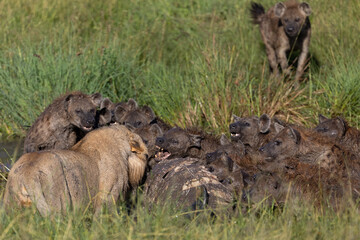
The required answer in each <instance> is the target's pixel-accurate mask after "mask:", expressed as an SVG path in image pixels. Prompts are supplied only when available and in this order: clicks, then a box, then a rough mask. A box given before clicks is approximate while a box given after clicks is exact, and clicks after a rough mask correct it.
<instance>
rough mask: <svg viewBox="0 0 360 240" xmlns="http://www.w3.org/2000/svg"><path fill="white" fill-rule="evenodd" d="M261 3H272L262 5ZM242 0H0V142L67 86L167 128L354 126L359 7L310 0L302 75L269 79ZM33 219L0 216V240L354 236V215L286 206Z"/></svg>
mask: <svg viewBox="0 0 360 240" xmlns="http://www.w3.org/2000/svg"><path fill="white" fill-rule="evenodd" d="M261 3H262V4H263V5H264V6H265V7H266V8H268V7H270V6H271V5H273V4H274V3H275V2H274V1H270V0H266V1H261ZM249 5H250V1H236V0H228V1H220V0H207V1H205V0H200V1H193V0H183V1H180V2H179V1H175V0H156V1H155V0H149V1H140V0H132V1H124V0H119V1H116V0H105V1H97V0H95V1H94V0H82V1H78V0H75V1H69V0H63V1H49V0H33V1H25V0H11V1H10V0H3V1H1V2H0V16H1V21H0V41H1V44H0V139H7V138H12V137H23V136H24V135H25V133H26V130H27V128H28V126H30V125H31V124H32V123H33V122H34V120H35V119H36V118H37V116H38V115H39V114H40V113H41V112H42V111H43V110H44V108H45V107H46V106H47V105H48V104H50V103H51V102H52V101H53V99H54V98H55V97H57V96H59V95H61V94H63V93H65V92H68V91H72V90H81V91H83V92H86V93H93V92H100V93H101V94H102V95H104V96H106V97H109V98H110V99H112V100H113V101H124V100H127V99H128V98H130V97H132V98H135V99H136V100H137V101H138V102H139V104H147V105H149V106H151V107H152V108H153V109H154V111H155V113H156V114H157V115H159V116H160V117H161V118H163V119H164V120H166V121H168V122H169V123H171V124H176V125H179V126H198V127H201V128H204V129H205V130H206V131H210V132H214V133H217V134H219V133H222V132H225V133H227V129H228V124H229V123H230V122H231V115H232V114H236V115H238V116H248V115H260V114H262V113H268V114H270V115H278V116H280V117H282V118H283V119H284V120H287V121H290V122H294V123H298V124H303V125H306V126H314V124H315V123H316V122H317V115H318V114H319V113H322V114H324V115H327V116H336V115H342V116H344V117H345V118H346V119H347V120H348V121H349V122H350V124H351V125H352V126H356V127H358V126H359V124H360V118H359V111H360V110H359V109H360V108H359V98H360V91H359V84H358V82H359V80H360V75H359V72H360V61H359V59H360V41H359V35H360V24H359V22H360V15H359V14H358V13H359V12H360V2H359V1H357V0H348V1H345V2H344V1H332V2H329V1H324V0H319V1H314V2H311V3H310V5H311V7H312V10H313V14H312V15H311V17H310V19H311V23H312V39H311V45H310V52H311V55H312V59H311V61H310V65H309V71H308V73H307V78H308V80H307V81H305V82H303V83H301V85H300V86H299V87H294V86H293V85H294V83H293V82H292V81H287V82H284V81H283V80H281V79H280V80H279V79H277V80H276V79H270V78H269V70H268V64H267V58H266V54H265V50H264V45H263V44H262V42H261V39H260V33H259V30H258V27H257V26H253V25H252V24H251V23H250V19H249V12H248V8H249ZM137 211H139V212H138V213H136V214H135V215H136V217H137V220H136V221H135V218H134V216H127V215H125V214H124V213H121V214H122V215H121V216H120V217H116V218H112V217H107V216H104V217H103V220H101V221H100V220H99V222H97V221H95V222H94V223H93V224H91V226H89V225H88V221H84V219H83V218H81V217H78V216H73V215H69V216H66V217H65V218H64V219H55V220H49V219H42V218H40V217H39V216H37V215H36V214H35V215H34V214H33V212H31V211H25V212H19V213H17V214H15V215H11V216H8V215H6V214H5V213H3V212H0V218H1V220H0V221H1V224H0V233H2V234H3V235H1V234H0V238H40V239H42V238H47V236H48V235H50V236H52V238H86V239H88V238H90V239H91V238H93V239H98V238H100V237H101V236H107V237H108V238H120V237H121V238H129V239H130V238H159V239H168V238H189V239H194V238H199V239H200V238H201V239H203V238H209V239H219V238H229V239H233V238H234V236H236V237H243V238H248V239H253V238H255V239H260V238H264V237H266V238H274V239H275V238H276V239H293V238H296V239H298V238H300V239H339V238H344V239H352V238H356V237H354V236H358V235H359V216H358V214H356V213H357V210H351V209H350V210H349V211H345V212H342V213H332V212H329V211H325V212H321V211H319V210H315V209H313V208H312V207H311V206H310V207H309V206H303V205H301V204H300V205H299V204H295V205H294V206H292V205H291V206H289V209H287V210H286V211H284V212H281V213H277V214H274V213H272V212H269V211H267V210H262V212H261V214H260V215H259V214H255V213H251V214H249V215H245V216H243V215H240V216H237V217H234V218H232V219H231V220H229V221H220V220H216V221H215V222H210V221H204V220H201V221H200V220H197V219H195V220H188V219H187V220H186V219H185V220H184V219H181V220H179V219H178V218H176V217H175V216H176V214H173V213H167V212H165V213H151V214H148V213H145V212H144V210H142V209H141V208H140V209H138V210H137Z"/></svg>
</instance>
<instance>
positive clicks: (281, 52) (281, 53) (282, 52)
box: [277, 44, 291, 76]
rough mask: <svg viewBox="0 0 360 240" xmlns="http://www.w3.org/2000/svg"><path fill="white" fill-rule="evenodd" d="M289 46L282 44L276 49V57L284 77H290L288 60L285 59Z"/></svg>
mask: <svg viewBox="0 0 360 240" xmlns="http://www.w3.org/2000/svg"><path fill="white" fill-rule="evenodd" d="M289 48H290V46H289V44H283V45H281V46H280V47H279V48H278V49H277V56H278V59H279V62H280V66H281V70H282V72H283V74H284V75H285V76H287V75H290V73H291V71H290V68H289V64H288V60H287V57H286V51H287V50H289Z"/></svg>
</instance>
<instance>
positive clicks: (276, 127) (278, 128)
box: [274, 122, 285, 133]
mask: <svg viewBox="0 0 360 240" xmlns="http://www.w3.org/2000/svg"><path fill="white" fill-rule="evenodd" d="M274 127H275V132H276V133H279V132H280V131H281V130H283V129H284V128H285V127H284V126H283V125H281V124H279V123H277V122H275V123H274Z"/></svg>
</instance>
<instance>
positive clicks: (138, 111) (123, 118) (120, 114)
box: [114, 99, 156, 128]
mask: <svg viewBox="0 0 360 240" xmlns="http://www.w3.org/2000/svg"><path fill="white" fill-rule="evenodd" d="M114 117H115V121H116V122H117V123H120V124H129V125H132V126H133V127H135V128H139V127H142V126H145V125H148V124H150V123H151V122H153V121H154V120H155V118H156V116H155V113H154V112H153V110H152V109H151V108H150V107H149V106H142V107H139V106H138V104H137V102H136V101H135V100H134V99H129V101H128V102H127V103H119V104H117V105H116V107H115V110H114Z"/></svg>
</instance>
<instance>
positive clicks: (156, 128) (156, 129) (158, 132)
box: [150, 123, 163, 136]
mask: <svg viewBox="0 0 360 240" xmlns="http://www.w3.org/2000/svg"><path fill="white" fill-rule="evenodd" d="M150 131H151V133H152V134H154V136H161V135H163V131H162V130H161V128H160V126H159V125H157V124H156V123H154V124H151V127H150Z"/></svg>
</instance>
